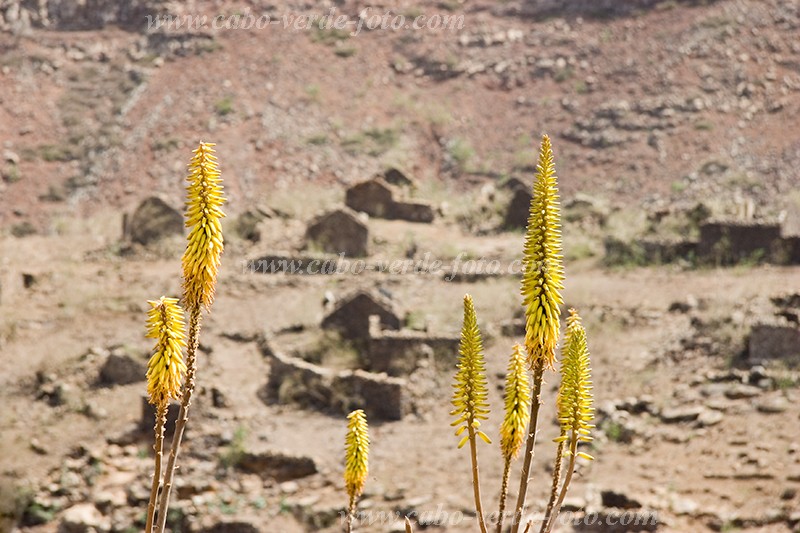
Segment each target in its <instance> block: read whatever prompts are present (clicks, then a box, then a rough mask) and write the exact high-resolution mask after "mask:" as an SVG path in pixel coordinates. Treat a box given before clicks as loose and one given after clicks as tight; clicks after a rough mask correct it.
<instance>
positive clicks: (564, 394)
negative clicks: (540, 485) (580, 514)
mask: <svg viewBox="0 0 800 533" xmlns="http://www.w3.org/2000/svg"><path fill="white" fill-rule="evenodd" d="M569 313H570V316H569V318H567V334H566V340H565V349H564V353H563V355H562V361H561V386H560V387H559V389H558V423H559V424H560V425H561V434H560V435H559V437H558V438H557V439H555V441H556V442H557V443H558V452H557V453H558V455H557V456H556V468H555V469H554V470H553V486H552V489H551V495H550V501H549V502H548V504H547V510H546V512H545V517H544V521H543V522H542V527H541V530H540V533H548V532H549V531H550V530H551V529H552V528H553V524H554V523H555V519H556V518H557V517H558V513H559V511H560V509H561V505H562V504H563V503H564V498H565V497H566V495H567V490H568V489H569V484H570V481H571V480H572V475H573V473H574V472H575V460H576V459H577V458H578V457H582V458H584V459H587V460H592V459H593V457H592V456H591V455H589V454H587V453H584V452H579V451H578V445H579V444H580V443H581V442H589V441H591V440H592V438H591V437H590V436H589V432H590V429H591V428H593V427H594V426H593V425H592V424H591V421H592V419H593V418H594V408H593V407H592V403H593V397H592V381H591V379H592V378H591V368H590V366H589V347H588V345H587V343H586V330H585V329H584V327H583V324H582V323H581V317H580V316H579V315H578V312H577V311H576V310H575V309H570V310H569ZM562 455H563V456H564V457H565V458H567V460H568V463H567V468H566V472H567V473H566V476H565V478H564V482H563V484H562V486H561V490H560V491H559V490H558V484H559V481H560V478H561V457H562Z"/></svg>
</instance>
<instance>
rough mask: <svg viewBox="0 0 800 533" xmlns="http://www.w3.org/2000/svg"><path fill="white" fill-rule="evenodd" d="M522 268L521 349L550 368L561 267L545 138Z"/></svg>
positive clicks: (556, 207)
mask: <svg viewBox="0 0 800 533" xmlns="http://www.w3.org/2000/svg"><path fill="white" fill-rule="evenodd" d="M522 265H523V274H522V289H521V292H522V297H523V305H524V306H525V347H526V348H527V349H528V356H529V357H530V359H531V362H532V363H536V361H537V360H542V362H543V363H544V365H545V367H546V368H552V367H553V363H554V361H555V350H556V344H557V343H558V336H559V334H560V331H561V321H560V318H559V317H560V315H561V311H560V306H561V305H563V303H564V299H563V298H562V296H561V291H562V290H563V289H564V267H563V264H562V256H561V209H560V207H559V197H558V178H557V177H556V169H555V163H554V161H553V149H552V147H551V145H550V138H549V137H548V136H547V135H545V136H543V137H542V145H541V148H540V150H539V163H538V165H537V166H536V176H535V179H534V184H533V197H532V199H531V205H530V213H529V215H528V228H527V232H526V234H525V246H524V249H523V258H522Z"/></svg>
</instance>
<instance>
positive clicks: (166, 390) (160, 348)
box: [147, 296, 186, 405]
mask: <svg viewBox="0 0 800 533" xmlns="http://www.w3.org/2000/svg"><path fill="white" fill-rule="evenodd" d="M148 303H149V304H150V306H151V309H150V311H148V313H147V337H149V338H153V339H156V346H155V349H154V350H153V355H152V357H150V361H149V362H148V364H147V394H148V395H149V401H150V403H151V404H153V405H166V403H167V402H168V401H169V399H170V398H173V399H175V400H179V399H180V397H181V379H182V378H183V374H184V372H186V365H184V363H183V353H182V350H183V347H184V346H186V342H185V341H184V339H183V329H184V322H183V309H181V307H180V306H179V305H178V300H177V298H166V297H164V296H162V297H161V298H160V299H159V300H156V301H149V302H148Z"/></svg>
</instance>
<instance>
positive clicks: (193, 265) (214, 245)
mask: <svg viewBox="0 0 800 533" xmlns="http://www.w3.org/2000/svg"><path fill="white" fill-rule="evenodd" d="M213 146H214V144H212V143H203V142H201V143H200V146H199V147H198V148H197V149H196V150H194V157H193V158H192V161H191V163H190V164H189V176H188V177H187V178H186V180H187V181H188V182H189V185H188V186H187V187H186V192H187V202H186V226H187V227H189V228H191V230H190V231H189V237H188V244H187V245H186V251H185V252H184V254H183V293H184V300H185V304H186V307H187V308H189V309H192V308H200V306H201V305H202V306H205V307H206V308H209V307H210V306H211V303H212V302H213V301H214V290H215V286H216V284H217V271H218V270H219V265H220V256H221V255H222V250H223V248H224V240H223V237H222V225H221V224H220V220H221V219H222V217H224V216H225V213H223V212H222V209H221V207H222V204H223V203H225V198H224V196H223V194H222V179H221V178H220V172H219V168H218V167H217V158H216V157H215V156H214V149H213Z"/></svg>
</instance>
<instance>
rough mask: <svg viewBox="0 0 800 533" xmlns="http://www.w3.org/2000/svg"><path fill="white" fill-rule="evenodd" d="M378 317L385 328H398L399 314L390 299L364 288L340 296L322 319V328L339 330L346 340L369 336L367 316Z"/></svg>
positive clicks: (357, 339) (363, 338) (362, 338)
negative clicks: (343, 296)
mask: <svg viewBox="0 0 800 533" xmlns="http://www.w3.org/2000/svg"><path fill="white" fill-rule="evenodd" d="M372 315H375V316H378V317H379V320H380V324H381V326H382V327H383V328H385V329H395V330H397V329H400V326H401V320H400V316H399V315H398V313H397V310H396V309H395V305H394V304H393V303H392V301H391V300H389V299H388V298H385V297H383V296H381V295H380V294H378V293H375V292H368V291H364V290H359V291H356V292H355V293H353V294H350V295H348V296H346V297H345V298H342V299H341V300H340V301H339V302H338V303H337V304H336V307H335V308H334V309H333V311H331V312H330V313H329V314H328V315H326V316H325V318H323V319H322V324H321V326H322V329H333V330H337V331H339V333H341V335H342V337H343V338H345V339H348V340H356V341H359V340H366V339H368V338H369V332H370V325H369V317H370V316H372Z"/></svg>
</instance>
